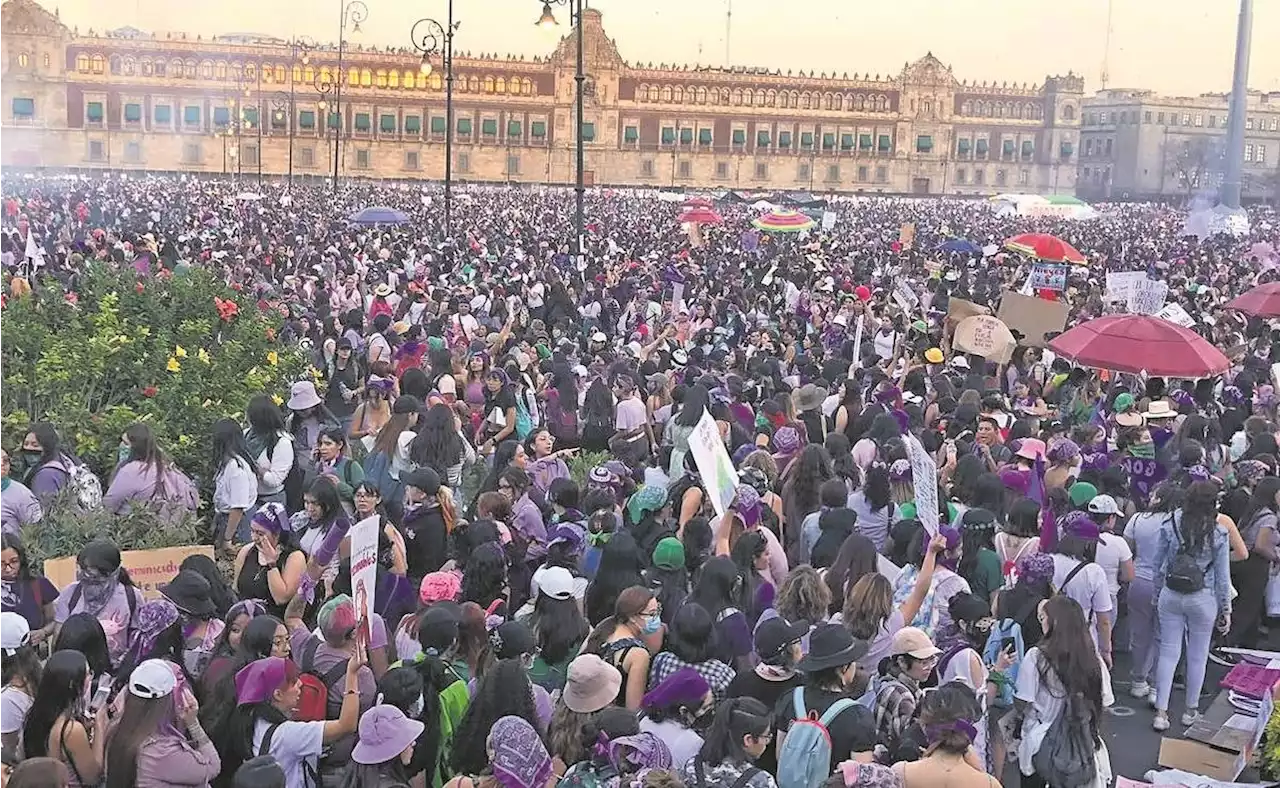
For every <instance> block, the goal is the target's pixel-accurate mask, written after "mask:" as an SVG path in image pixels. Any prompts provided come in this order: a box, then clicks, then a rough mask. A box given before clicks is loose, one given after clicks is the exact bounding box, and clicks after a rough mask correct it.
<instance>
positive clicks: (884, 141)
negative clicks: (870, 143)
mask: <svg viewBox="0 0 1280 788" xmlns="http://www.w3.org/2000/svg"><path fill="white" fill-rule="evenodd" d="M876 147H877V148H878V149H879V150H881V151H890V150H893V138H892V137H890V136H889V135H888V134H881V135H880V139H878V140H876Z"/></svg>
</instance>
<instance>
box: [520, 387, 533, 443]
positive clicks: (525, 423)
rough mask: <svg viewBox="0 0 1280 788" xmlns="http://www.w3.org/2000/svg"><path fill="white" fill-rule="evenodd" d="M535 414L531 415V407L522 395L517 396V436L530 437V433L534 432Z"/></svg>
mask: <svg viewBox="0 0 1280 788" xmlns="http://www.w3.org/2000/svg"><path fill="white" fill-rule="evenodd" d="M533 427H534V424H533V416H530V415H529V408H528V407H527V406H526V405H525V403H524V399H523V398H522V397H516V437H517V438H519V439H520V440H524V439H525V438H527V437H529V433H531V432H533Z"/></svg>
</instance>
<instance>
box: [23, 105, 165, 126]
mask: <svg viewBox="0 0 1280 788" xmlns="http://www.w3.org/2000/svg"><path fill="white" fill-rule="evenodd" d="M14 114H17V113H14ZM124 119H125V121H126V122H128V123H137V122H138V121H140V120H142V105H141V104H125V105H124Z"/></svg>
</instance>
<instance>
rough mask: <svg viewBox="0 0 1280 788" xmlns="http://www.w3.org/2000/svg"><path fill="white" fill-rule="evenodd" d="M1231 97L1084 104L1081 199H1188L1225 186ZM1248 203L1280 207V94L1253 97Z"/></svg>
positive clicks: (1145, 94) (1127, 93) (1131, 97)
mask: <svg viewBox="0 0 1280 788" xmlns="http://www.w3.org/2000/svg"><path fill="white" fill-rule="evenodd" d="M1228 98H1229V97H1228V96H1227V95H1225V94H1220V93H1219V94H1205V95H1201V96H1194V97H1177V96H1161V95H1158V94H1156V93H1154V92H1153V91H1150V90H1104V91H1101V92H1099V93H1098V94H1096V95H1094V96H1090V97H1089V98H1087V99H1085V100H1084V106H1083V116H1082V117H1081V128H1080V150H1079V154H1080V156H1079V167H1080V174H1079V179H1078V183H1079V192H1080V196H1081V197H1086V198H1094V199H1108V198H1119V199H1138V198H1149V197H1175V198H1186V197H1188V196H1193V195H1196V194H1212V193H1215V192H1216V191H1217V189H1218V188H1219V187H1220V186H1221V183H1222V171H1223V163H1224V156H1225V144H1226V138H1227V105H1228ZM1247 105H1248V111H1247V112H1246V113H1245V131H1244V134H1245V144H1244V172H1243V179H1242V182H1241V193H1242V197H1244V198H1245V199H1247V200H1268V199H1270V200H1280V93H1270V94H1268V93H1259V92H1250V93H1249V96H1248V102H1247Z"/></svg>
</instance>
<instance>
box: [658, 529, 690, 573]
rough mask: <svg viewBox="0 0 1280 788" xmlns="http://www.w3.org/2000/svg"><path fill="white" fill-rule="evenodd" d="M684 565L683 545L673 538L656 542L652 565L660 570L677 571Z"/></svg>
mask: <svg viewBox="0 0 1280 788" xmlns="http://www.w3.org/2000/svg"><path fill="white" fill-rule="evenodd" d="M684 564H685V556H684V545H683V544H682V543H681V542H680V540H679V539H677V538H675V537H674V536H668V537H666V538H664V539H661V540H659V541H658V544H657V545H655V546H654V548H653V565H654V566H656V567H659V568H660V569H679V568H680V567H682V566H684Z"/></svg>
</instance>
